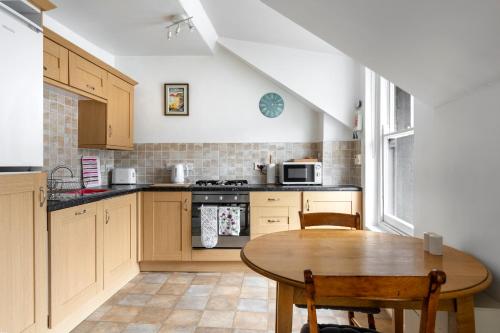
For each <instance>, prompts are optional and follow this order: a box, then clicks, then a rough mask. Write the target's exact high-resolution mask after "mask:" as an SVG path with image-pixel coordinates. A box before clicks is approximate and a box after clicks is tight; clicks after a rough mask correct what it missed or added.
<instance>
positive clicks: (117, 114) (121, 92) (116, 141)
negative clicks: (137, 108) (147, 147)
mask: <svg viewBox="0 0 500 333" xmlns="http://www.w3.org/2000/svg"><path fill="white" fill-rule="evenodd" d="M108 83H109V85H108V107H107V119H106V120H107V132H108V133H107V134H108V136H107V144H108V145H109V146H112V147H124V148H127V147H130V148H132V146H133V128H134V126H133V122H134V86H132V85H131V84H128V83H127V82H125V81H123V80H121V79H119V78H117V77H116V76H114V75H112V74H110V75H109V80H108Z"/></svg>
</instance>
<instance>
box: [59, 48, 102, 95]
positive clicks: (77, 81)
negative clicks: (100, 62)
mask: <svg viewBox="0 0 500 333" xmlns="http://www.w3.org/2000/svg"><path fill="white" fill-rule="evenodd" d="M107 77H108V73H107V72H106V71H105V70H104V69H102V68H101V67H99V66H96V65H94V64H93V63H91V62H90V61H88V60H85V59H84V58H82V57H80V56H79V55H76V54H75V53H73V52H70V53H69V85H70V86H72V87H75V88H78V89H80V90H83V91H86V92H88V93H90V94H93V95H96V96H99V97H103V98H106V81H107Z"/></svg>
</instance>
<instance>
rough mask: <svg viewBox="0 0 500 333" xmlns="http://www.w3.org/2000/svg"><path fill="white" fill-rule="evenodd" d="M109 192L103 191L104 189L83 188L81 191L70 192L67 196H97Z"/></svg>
mask: <svg viewBox="0 0 500 333" xmlns="http://www.w3.org/2000/svg"><path fill="white" fill-rule="evenodd" d="M108 191H109V190H107V189H103V188H82V189H79V190H74V191H70V192H66V194H79V195H85V194H96V193H103V192H108Z"/></svg>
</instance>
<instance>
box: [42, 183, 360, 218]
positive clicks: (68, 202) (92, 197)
mask: <svg viewBox="0 0 500 333" xmlns="http://www.w3.org/2000/svg"><path fill="white" fill-rule="evenodd" d="M96 188H97V189H106V190H108V191H106V192H101V193H95V194H85V195H76V194H67V195H64V196H63V197H62V198H60V199H58V200H49V201H48V204H47V211H48V212H53V211H56V210H60V209H64V208H70V207H74V206H79V205H83V204H87V203H91V202H95V201H99V200H102V199H108V198H111V197H115V196H119V195H125V194H129V193H136V192H140V191H146V192H194V191H199V192H211V191H243V192H247V191H248V192H252V191H253V192H266V191H294V192H306V191H361V190H362V189H361V187H359V186H355V185H267V184H249V185H244V186H238V187H222V186H198V185H189V186H182V185H180V186H175V185H168V186H166V185H165V186H162V185H161V184H160V185H150V184H137V185H111V186H100V187H96Z"/></svg>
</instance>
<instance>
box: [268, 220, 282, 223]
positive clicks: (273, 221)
mask: <svg viewBox="0 0 500 333" xmlns="http://www.w3.org/2000/svg"><path fill="white" fill-rule="evenodd" d="M277 222H280V220H267V223H277Z"/></svg>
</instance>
